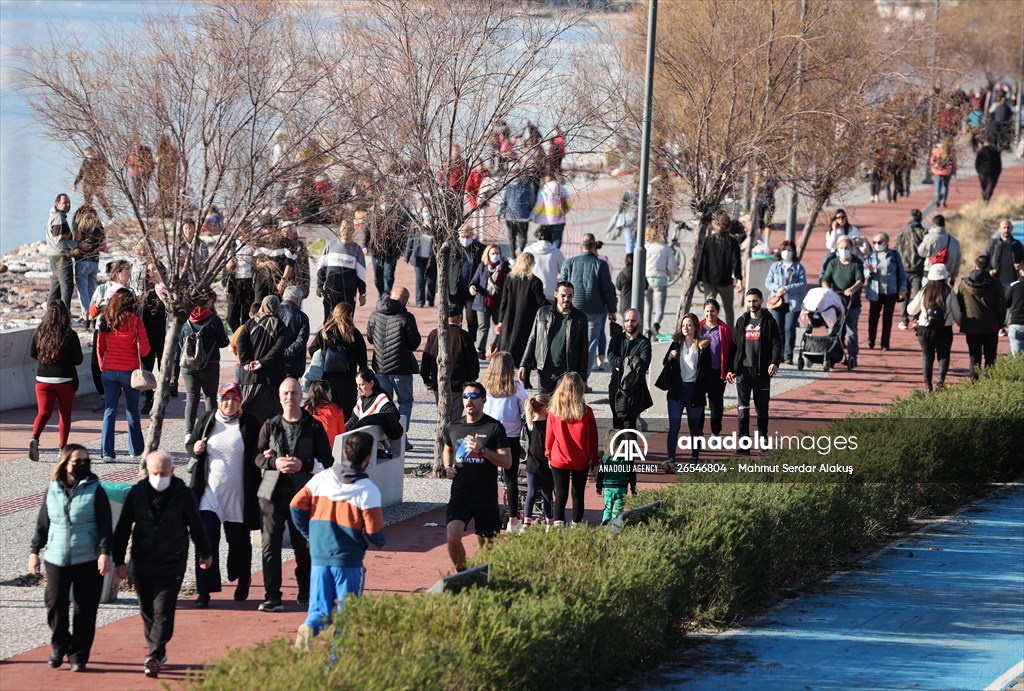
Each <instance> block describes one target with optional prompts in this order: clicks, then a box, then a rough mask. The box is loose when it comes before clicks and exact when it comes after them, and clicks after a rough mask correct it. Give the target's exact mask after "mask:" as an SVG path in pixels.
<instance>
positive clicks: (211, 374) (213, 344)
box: [178, 290, 228, 448]
mask: <svg viewBox="0 0 1024 691" xmlns="http://www.w3.org/2000/svg"><path fill="white" fill-rule="evenodd" d="M216 297H217V296H216V294H215V293H214V292H213V291H212V290H209V291H207V292H206V294H205V295H204V296H203V297H202V298H200V303H199V304H198V305H196V308H195V309H194V310H192V313H191V314H190V315H188V321H186V322H185V325H184V326H183V327H182V329H181V335H180V336H179V337H178V346H179V351H178V352H180V353H181V374H182V376H183V378H184V380H185V442H186V444H187V443H188V438H189V435H190V434H191V432H192V428H193V427H195V426H196V415H197V413H198V411H199V396H200V394H202V396H203V401H204V403H205V404H206V412H207V413H210V412H213V409H214V399H215V397H216V396H217V386H218V385H219V384H220V349H221V348H226V347H227V346H228V334H227V331H225V330H224V322H223V321H222V320H221V318H220V317H219V316H218V315H217V313H216V312H214V311H213V303H214V300H215V299H216ZM192 336H196V337H198V339H199V348H200V352H198V353H189V352H186V348H185V345H186V341H188V339H190V338H191V337H192ZM193 340H194V339H193ZM196 356H198V357H196ZM203 360H205V362H203ZM186 448H187V446H186Z"/></svg>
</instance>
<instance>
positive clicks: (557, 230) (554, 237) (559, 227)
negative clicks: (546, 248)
mask: <svg viewBox="0 0 1024 691" xmlns="http://www.w3.org/2000/svg"><path fill="white" fill-rule="evenodd" d="M546 227H547V228H550V229H551V244H552V245H554V246H555V247H557V248H559V249H561V248H562V234H563V233H564V232H565V223H555V224H553V225H549V226H546Z"/></svg>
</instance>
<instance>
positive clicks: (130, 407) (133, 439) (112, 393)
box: [100, 370, 145, 458]
mask: <svg viewBox="0 0 1024 691" xmlns="http://www.w3.org/2000/svg"><path fill="white" fill-rule="evenodd" d="M102 379H103V397H104V402H105V403H106V409H105V410H104V411H103V434H102V443H101V451H100V453H102V455H104V456H110V457H111V458H114V457H116V455H117V454H116V453H115V452H114V424H115V423H116V421H117V404H118V403H119V402H120V401H121V392H122V391H123V392H124V404H125V405H124V407H125V414H126V415H127V416H128V453H129V454H131V455H132V456H141V455H142V449H143V447H144V446H145V444H144V442H143V439H142V418H141V416H140V415H139V392H138V391H136V390H135V389H133V388H132V373H131V372H130V371H128V370H104V371H103V374H102Z"/></svg>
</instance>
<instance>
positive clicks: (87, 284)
mask: <svg viewBox="0 0 1024 691" xmlns="http://www.w3.org/2000/svg"><path fill="white" fill-rule="evenodd" d="M99 272H100V263H99V262H98V261H95V262H94V261H90V260H88V259H79V260H77V261H75V286H76V287H77V288H78V302H79V304H81V305H82V316H85V315H86V314H87V313H88V311H89V302H90V301H91V300H92V294H93V291H95V290H96V275H97V274H98V273H99Z"/></svg>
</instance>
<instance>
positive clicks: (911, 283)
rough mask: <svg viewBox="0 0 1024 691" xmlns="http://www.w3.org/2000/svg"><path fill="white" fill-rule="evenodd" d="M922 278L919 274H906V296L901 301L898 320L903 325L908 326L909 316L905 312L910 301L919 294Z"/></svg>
mask: <svg viewBox="0 0 1024 691" xmlns="http://www.w3.org/2000/svg"><path fill="white" fill-rule="evenodd" d="M922 278H923V276H922V275H921V274H909V273H908V274H907V296H906V299H904V300H903V313H902V314H901V315H900V319H901V320H902V321H903V323H904V324H910V314H909V313H908V312H907V307H909V306H910V301H911V300H913V299H914V298H915V297H916V296H917V294H918V293H920V292H921V279H922Z"/></svg>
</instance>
